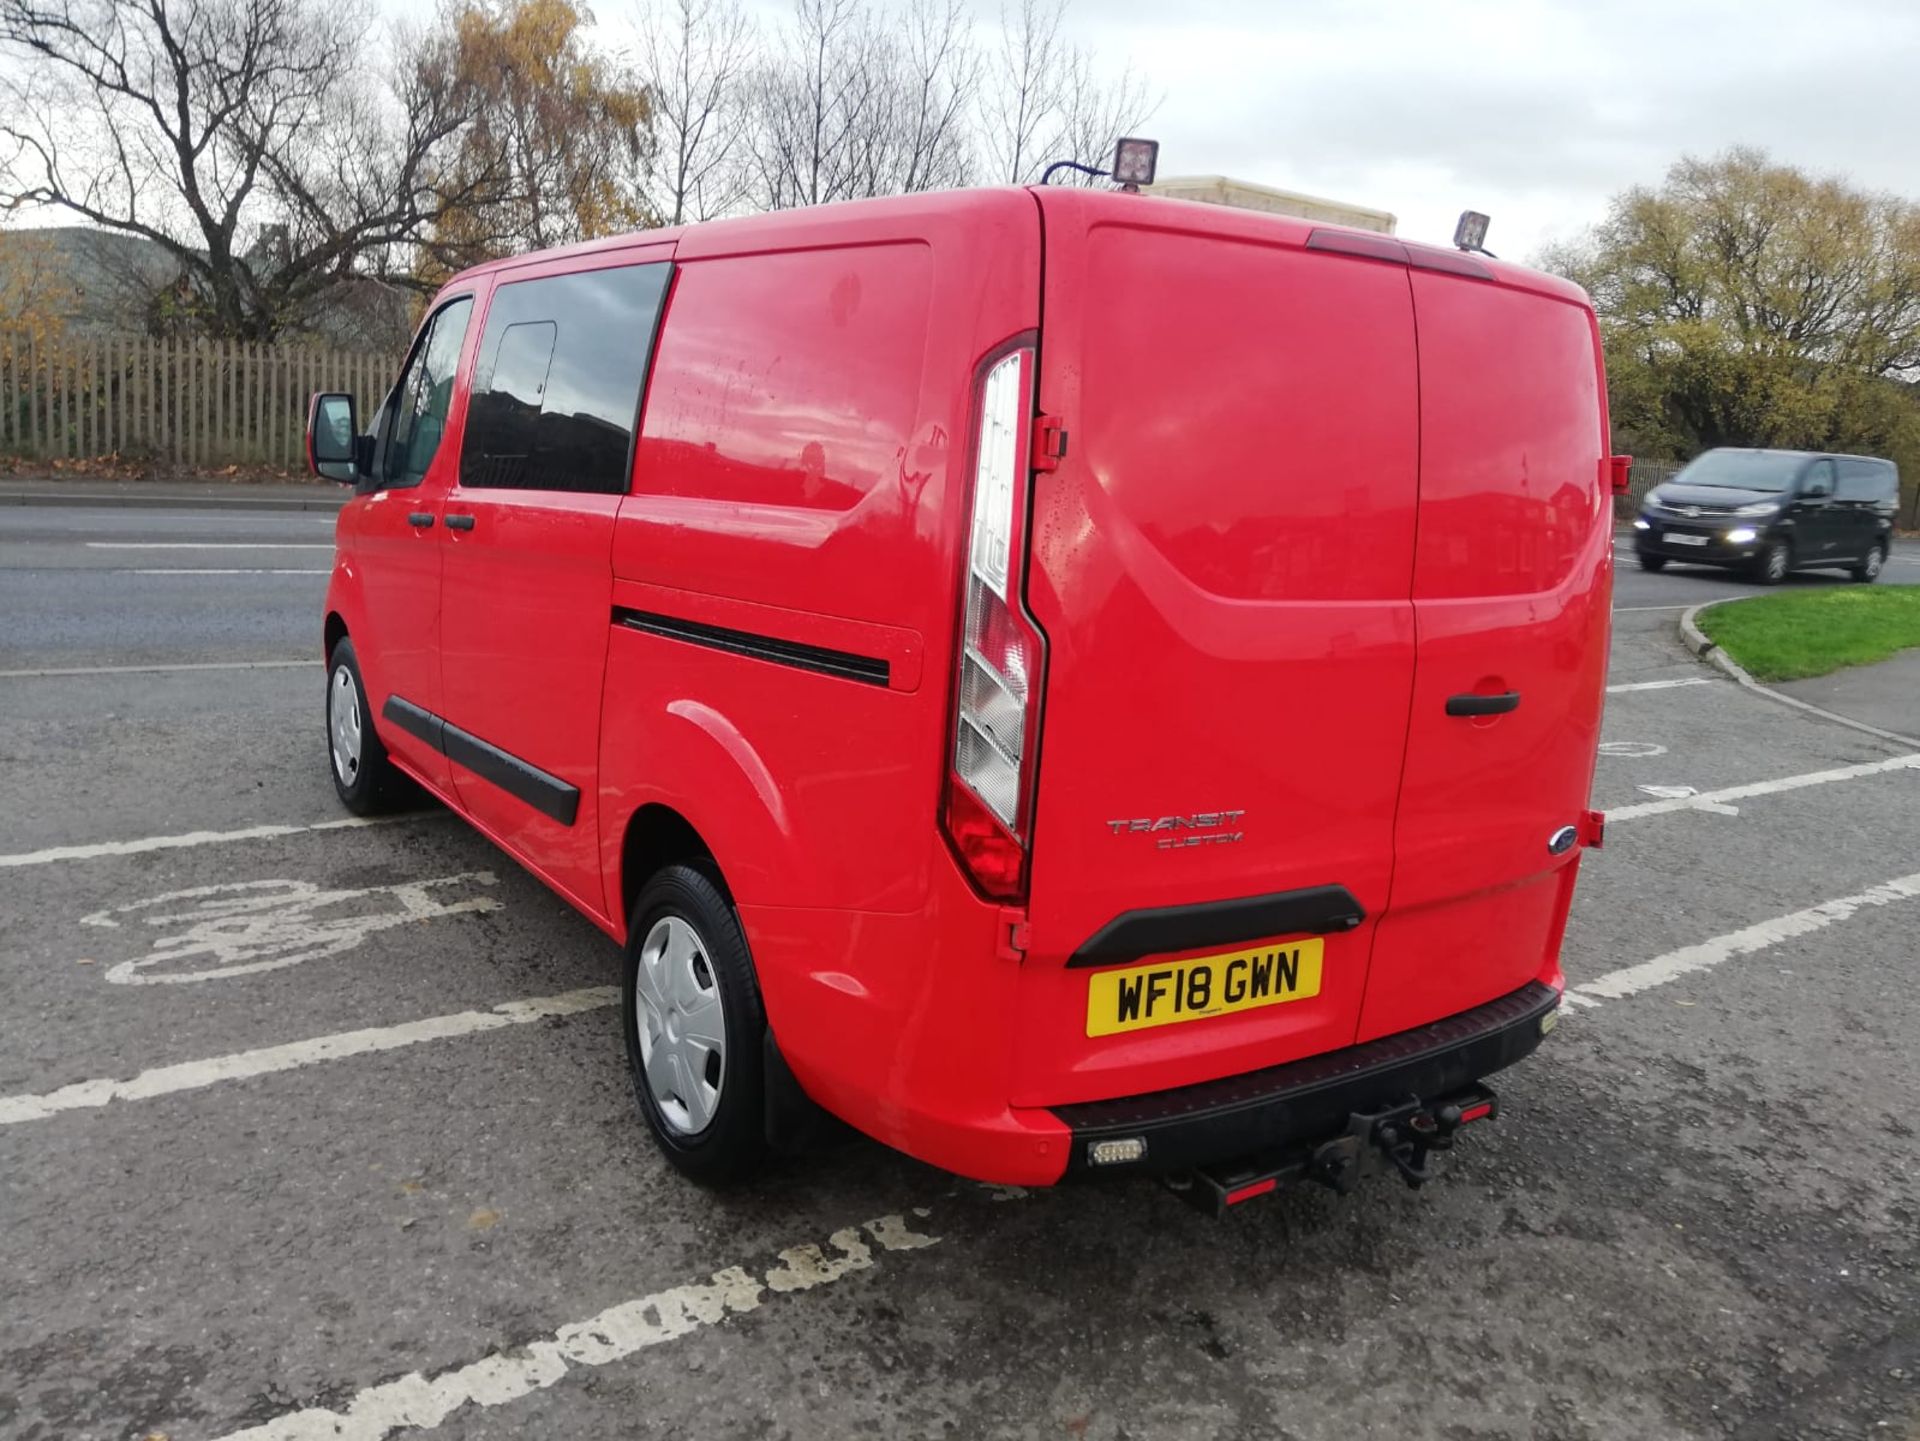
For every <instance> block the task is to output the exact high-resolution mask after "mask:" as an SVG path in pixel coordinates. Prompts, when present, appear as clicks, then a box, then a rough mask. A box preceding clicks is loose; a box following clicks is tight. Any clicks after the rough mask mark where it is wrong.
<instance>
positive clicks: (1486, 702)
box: [1447, 690, 1520, 716]
mask: <svg viewBox="0 0 1920 1441" xmlns="http://www.w3.org/2000/svg"><path fill="white" fill-rule="evenodd" d="M1519 709H1520V692H1519V691H1517V690H1510V691H1504V692H1502V693H1501V694H1499V695H1476V694H1474V693H1473V692H1472V691H1468V692H1467V693H1466V694H1465V695H1450V696H1448V697H1447V714H1448V715H1465V716H1473V715H1505V714H1506V713H1507V712H1508V711H1510V710H1519Z"/></svg>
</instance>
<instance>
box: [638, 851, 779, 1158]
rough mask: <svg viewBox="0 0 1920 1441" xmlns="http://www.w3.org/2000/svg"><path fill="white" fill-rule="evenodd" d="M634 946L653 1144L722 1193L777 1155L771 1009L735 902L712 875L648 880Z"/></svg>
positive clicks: (641, 1076) (645, 1101)
mask: <svg viewBox="0 0 1920 1441" xmlns="http://www.w3.org/2000/svg"><path fill="white" fill-rule="evenodd" d="M633 917H634V919H633V928H632V931H631V933H630V935H629V937H628V940H627V965H626V987H625V1005H624V1007H623V1008H622V1009H623V1011H624V1015H625V1025H626V1035H627V1064H628V1066H629V1067H630V1069H631V1071H632V1074H633V1089H634V1094H635V1096H636V1097H637V1098H638V1100H639V1102H640V1109H641V1111H642V1113H643V1114H644V1115H645V1116H646V1118H647V1125H648V1127H649V1128H650V1129H651V1130H652V1132H653V1138H654V1140H655V1141H656V1142H657V1143H658V1144H659V1146H660V1149H661V1150H662V1151H663V1152H665V1153H666V1157H667V1159H668V1160H669V1161H671V1162H672V1163H673V1164H674V1166H675V1167H676V1168H677V1169H678V1170H679V1171H680V1172H681V1173H682V1174H684V1175H686V1176H688V1177H690V1178H692V1179H693V1180H696V1181H700V1182H703V1183H705V1184H708V1185H722V1184H725V1183H727V1182H729V1181H738V1180H741V1179H743V1178H744V1177H746V1176H748V1175H750V1174H751V1173H752V1172H753V1171H754V1170H755V1169H757V1168H758V1166H759V1165H760V1163H761V1160H762V1158H763V1157H764V1155H765V1153H766V1145H767V1142H766V1081H765V1067H764V1053H763V1050H762V1038H763V1035H764V1032H765V1030H766V1012H765V1009H764V1008H763V1007H762V1005H761V1001H760V986H759V982H758V981H757V980H756V979H755V978H754V974H753V961H752V958H751V957H750V956H749V955H748V953H747V938H746V934H745V933H744V932H743V931H742V930H741V929H740V920H739V917H738V916H737V915H736V914H735V913H734V909H733V906H732V904H731V903H730V902H729V901H728V900H727V898H726V896H725V894H724V893H722V891H721V890H720V888H719V886H717V885H716V884H715V883H714V880H713V878H712V876H710V875H709V874H708V873H707V872H706V871H705V870H704V869H701V868H697V867H694V866H688V865H673V866H667V867H665V868H664V869H662V870H661V871H660V872H659V874H657V875H655V876H654V878H653V879H652V880H650V881H648V882H647V884H646V887H645V888H644V889H643V890H642V891H641V892H640V896H639V899H638V900H637V901H635V903H634V907H633Z"/></svg>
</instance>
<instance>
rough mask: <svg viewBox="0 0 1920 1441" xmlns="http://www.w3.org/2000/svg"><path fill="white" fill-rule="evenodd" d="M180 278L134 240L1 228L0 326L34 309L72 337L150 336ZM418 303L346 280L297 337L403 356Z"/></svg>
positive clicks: (80, 230) (159, 254)
mask: <svg viewBox="0 0 1920 1441" xmlns="http://www.w3.org/2000/svg"><path fill="white" fill-rule="evenodd" d="M179 277H180V267H179V265H178V264H177V263H176V262H175V261H174V259H173V257H172V256H170V255H169V254H168V253H167V252H166V250H165V249H164V248H162V247H161V246H158V245H156V244H154V243H153V242H152V241H150V240H145V239H142V238H141V237H140V236H137V235H123V234H120V233H119V232H117V231H111V230H97V229H94V228H92V227H90V226H84V225H61V226H48V227H45V228H42V229H36V230H0V327H5V326H6V325H7V324H8V322H9V321H10V320H14V319H17V318H18V317H17V316H16V315H10V314H9V313H8V311H9V310H10V309H14V310H17V309H18V308H19V307H20V306H21V305H28V304H31V305H37V306H39V307H41V308H42V309H44V310H46V311H50V312H52V313H53V314H55V315H57V316H58V317H59V318H60V319H61V320H62V321H63V322H64V324H65V329H66V332H67V333H68V334H70V335H106V334H122V335H124V334H142V333H147V332H148V331H149V330H152V329H154V328H155V324H154V320H153V317H154V315H155V313H156V306H155V304H154V302H155V299H156V297H158V296H159V295H160V294H161V293H162V292H163V291H165V290H166V289H167V288H168V287H169V286H171V285H172V284H174V283H175V282H176V281H177V280H178V279H179ZM10 301H11V304H9V302H10ZM416 305H417V301H416V298H415V297H414V296H413V295H411V294H409V293H408V292H406V291H404V290H400V289H398V288H397V287H394V286H391V285H387V284H385V283H383V282H381V281H377V280H366V279H357V280H349V281H346V282H343V283H342V284H340V285H338V286H336V287H335V289H334V291H333V292H332V293H331V294H330V295H329V296H328V297H327V298H326V300H325V302H324V303H322V304H320V305H318V306H316V307H315V309H314V311H313V313H312V315H311V316H310V317H309V319H308V323H307V324H306V325H304V326H303V327H301V328H300V331H299V332H298V338H306V339H311V340H317V341H320V342H321V343H323V344H326V345H337V346H340V347H342V348H344V349H350V350H377V351H386V352H396V351H400V350H404V349H405V348H406V345H407V341H408V339H409V338H410V337H411V335H412V333H413V319H414V313H415V309H416ZM290 338H295V337H290Z"/></svg>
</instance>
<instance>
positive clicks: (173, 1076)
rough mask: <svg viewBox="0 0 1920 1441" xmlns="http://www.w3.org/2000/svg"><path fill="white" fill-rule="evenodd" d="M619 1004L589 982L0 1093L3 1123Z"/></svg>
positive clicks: (615, 991) (611, 989) (614, 995)
mask: <svg viewBox="0 0 1920 1441" xmlns="http://www.w3.org/2000/svg"><path fill="white" fill-rule="evenodd" d="M619 1002H620V989H619V987H617V986H589V987H587V988H585V989H583V990H578V991H562V992H561V993H560V994H559V995H557V996H538V997H535V998H534V999H532V1000H525V1001H508V1002H507V1003H506V1004H505V1005H500V1006H495V1007H494V1008H493V1009H492V1010H487V1011H455V1012H453V1013H452V1014H451V1015H445V1016H429V1017H427V1018H426V1019H425V1020H419V1021H405V1022H402V1023H401V1024H400V1025H397V1026H372V1027H369V1028H367V1029H366V1030H361V1031H340V1032H337V1033H335V1034H333V1035H330V1036H314V1037H312V1038H311V1039H309V1040H305V1041H291V1042H289V1043H288V1044H286V1045H283V1046H262V1047H260V1048H258V1049H257V1050H252V1051H235V1052H232V1053H230V1054H228V1055H225V1056H214V1057H211V1058H210V1059H208V1060H204V1061H183V1062H181V1063H180V1064H178V1065H173V1066H156V1067H154V1068H153V1069H152V1070H148V1071H142V1072H141V1073H140V1074H139V1075H137V1076H134V1077H133V1078H131V1079H130V1080H125V1081H117V1080H114V1079H112V1078H111V1077H101V1078H96V1079H94V1080H90V1081H76V1082H74V1083H73V1084H72V1085H70V1086H62V1087H60V1088H59V1089H58V1090H55V1091H48V1092H46V1093H44V1094H42V1095H37V1096H35V1095H20V1096H0V1126H10V1125H18V1124H19V1123H20V1122H22V1121H44V1120H47V1119H49V1118H50V1117H53V1116H57V1115H59V1114H60V1113H61V1112H63V1111H83V1110H91V1109H94V1108H97V1107H100V1106H106V1105H110V1104H112V1103H113V1102H116V1101H150V1100H152V1099H153V1098H154V1097H156V1096H171V1095H175V1094H177V1093H179V1092H181V1091H198V1090H203V1089H204V1088H206V1087H208V1086H217V1085H219V1084H220V1083H221V1082H223V1081H239V1080H244V1079H246V1078H247V1077H249V1076H267V1075H272V1074H273V1073H275V1072H276V1071H294V1070H298V1069H300V1068H301V1067H303V1066H313V1065H318V1064H320V1063H321V1062H323V1061H338V1060H342V1059H344V1058H346V1057H348V1056H365V1055H369V1054H371V1053H373V1052H375V1051H393V1050H398V1049H400V1048H401V1047H403V1046H417V1045H419V1044H420V1043H422V1042H423V1041H445V1040H450V1039H452V1038H454V1037H456V1036H471V1035H476V1034H478V1033H479V1032H482V1031H497V1030H499V1029H501V1028H502V1027H503V1026H520V1025H525V1024H526V1023H527V1022H529V1021H542V1020H545V1019H546V1018H547V1017H549V1016H572V1015H578V1014H579V1013H580V1012H582V1011H592V1010H598V1009H599V1008H601V1007H603V1006H613V1005H618V1004H619Z"/></svg>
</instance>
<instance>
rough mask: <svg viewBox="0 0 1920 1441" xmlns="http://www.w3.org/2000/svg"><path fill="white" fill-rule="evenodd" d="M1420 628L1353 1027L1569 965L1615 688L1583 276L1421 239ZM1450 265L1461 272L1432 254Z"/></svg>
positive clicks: (1367, 1030) (1596, 366) (1414, 274)
mask: <svg viewBox="0 0 1920 1441" xmlns="http://www.w3.org/2000/svg"><path fill="white" fill-rule="evenodd" d="M1408 249H1409V252H1410V253H1411V254H1412V255H1413V256H1414V257H1415V262H1414V264H1413V266H1412V267H1411V268H1410V270H1409V271H1408V272H1406V273H1407V275H1408V277H1409V278H1410V280H1411V282H1412V286H1413V304H1414V315H1415V319H1416V321H1417V323H1418V327H1419V334H1420V517H1419V543H1418V545H1417V547H1416V550H1415V556H1414V567H1413V607H1414V623H1415V628H1416V630H1417V632H1418V636H1419V647H1418V657H1419V658H1418V663H1417V665H1416V667H1415V671H1414V683H1413V705H1412V709H1411V711H1410V712H1409V725H1408V734H1407V758H1406V771H1405V776H1404V778H1403V780H1402V783H1401V786H1400V799H1399V811H1398V817H1397V819H1396V821H1395V824H1394V878H1393V894H1392V900H1391V903H1390V908H1389V911H1388V913H1387V915H1386V916H1385V917H1384V918H1383V919H1382V920H1381V923H1380V926H1379V929H1378V931H1377V933H1376V935H1375V936H1374V942H1373V962H1372V967H1371V970H1370V972H1369V976H1368V981H1367V997H1366V1006H1365V1010H1364V1012H1363V1014H1362V1016H1361V1022H1360V1028H1359V1032H1358V1035H1357V1039H1358V1040H1361V1041H1365V1040H1370V1039H1372V1038H1374V1037H1377V1036H1383V1035H1389V1034H1392V1033H1394V1032H1396V1031H1403V1030H1406V1029H1408V1028H1410V1027H1413V1026H1418V1025H1423V1024H1425V1023H1426V1022H1428V1021H1432V1020H1435V1019H1437V1018H1439V1017H1442V1016H1448V1015H1452V1014H1454V1013H1456V1012H1459V1011H1462V1010H1466V1009H1468V1008H1470V1007H1473V1006H1477V1005H1481V1004H1484V1003H1485V1002H1487V1001H1491V1000H1493V999H1495V998H1496V997H1499V996H1503V995H1505V994H1507V993H1508V992H1510V991H1514V990H1517V989H1519V988H1520V987H1522V986H1524V985H1525V984H1526V983H1527V982H1528V981H1530V980H1533V979H1535V978H1542V979H1547V978H1550V977H1552V976H1553V975H1555V974H1556V973H1557V957H1558V952H1559V945H1560V936H1561V932H1562V930H1563V928H1564V926H1565V924H1566V917H1567V907H1568V904H1569V902H1570V901H1571V899H1572V893H1573V880H1574V872H1575V869H1576V868H1577V865H1578V861H1579V856H1580V846H1581V843H1582V839H1583V837H1584V833H1585V832H1584V821H1583V817H1584V814H1585V811H1586V806H1587V802H1588V794H1589V791H1590V788H1591V785H1592V780H1593V761H1594V755H1595V752H1596V748H1597V746H1598V743H1599V738H1600V737H1599V730H1600V713H1601V706H1602V702H1603V699H1604V693H1605V684H1606V666H1607V642H1608V628H1609V621H1610V609H1609V608H1610V605H1611V595H1612V576H1613V567H1612V562H1613V554H1612V539H1613V520H1612V502H1611V499H1610V493H1609V491H1608V489H1607V487H1606V486H1605V485H1604V483H1603V478H1602V476H1603V457H1604V455H1605V453H1606V449H1607V438H1606V409H1605V399H1604V393H1603V386H1602V382H1601V367H1600V355H1599V340H1598V333H1597V331H1596V329H1595V326H1594V322H1593V315H1592V312H1591V310H1590V309H1589V308H1588V307H1587V305H1586V304H1585V299H1584V297H1583V296H1581V295H1580V293H1579V292H1578V291H1577V290H1575V289H1574V288H1573V287H1572V286H1569V285H1565V284H1563V283H1562V282H1558V281H1554V280H1551V279H1548V278H1547V277H1543V276H1525V275H1520V274H1516V273H1515V272H1511V271H1505V270H1501V271H1499V272H1498V278H1496V270H1495V268H1494V267H1491V266H1480V265H1479V264H1478V263H1477V262H1473V261H1470V260H1467V259H1466V258H1465V257H1462V256H1459V255H1457V254H1455V253H1452V252H1444V251H1443V252H1428V253H1427V258H1426V259H1425V260H1424V261H1423V260H1422V259H1421V256H1422V252H1421V249H1420V248H1419V247H1413V246H1410V247H1408ZM1434 264H1445V265H1448V266H1449V267H1453V269H1452V270H1451V271H1440V270H1435V269H1431V268H1428V267H1429V266H1430V265H1434Z"/></svg>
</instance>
